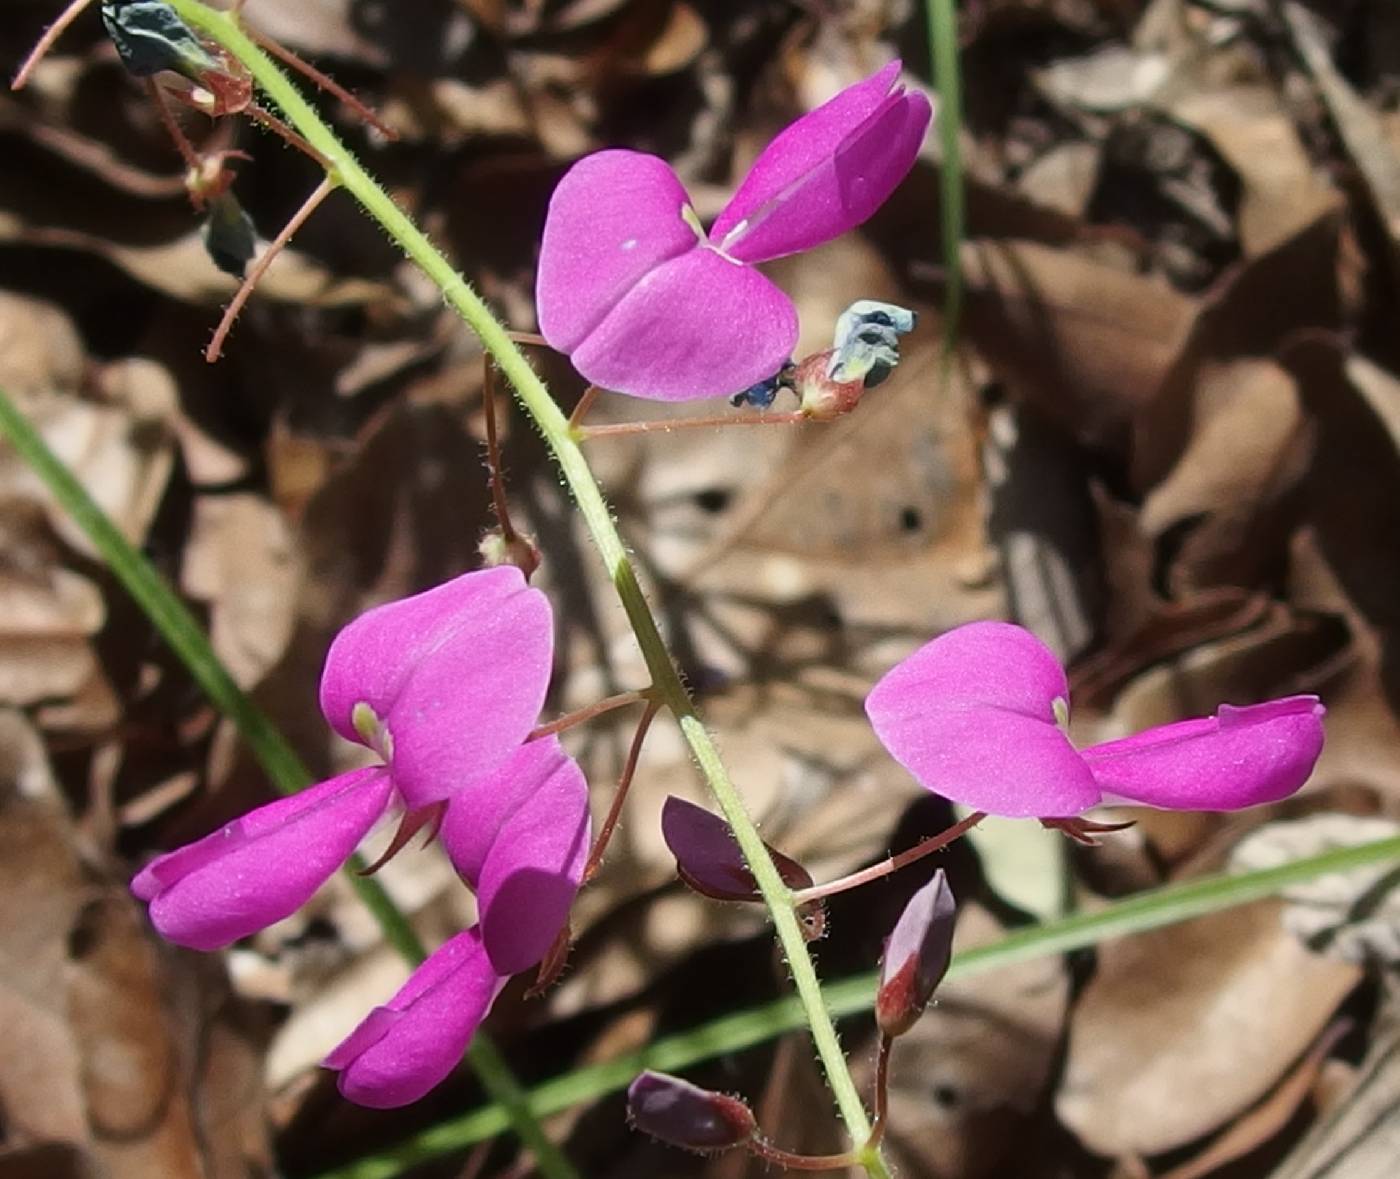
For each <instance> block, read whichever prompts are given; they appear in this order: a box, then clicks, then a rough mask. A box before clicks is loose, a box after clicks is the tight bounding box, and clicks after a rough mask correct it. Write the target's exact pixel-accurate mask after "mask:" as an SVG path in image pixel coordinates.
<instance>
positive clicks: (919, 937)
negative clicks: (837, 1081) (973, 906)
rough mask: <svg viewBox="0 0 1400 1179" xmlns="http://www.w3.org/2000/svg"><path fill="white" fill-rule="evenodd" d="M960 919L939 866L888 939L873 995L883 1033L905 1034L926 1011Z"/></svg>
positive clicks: (948, 956)
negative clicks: (878, 987)
mask: <svg viewBox="0 0 1400 1179" xmlns="http://www.w3.org/2000/svg"><path fill="white" fill-rule="evenodd" d="M956 920H957V905H956V902H955V901H954V899H953V890H952V889H951V888H949V887H948V878H947V877H946V876H945V875H944V872H943V869H942V868H940V869H939V870H938V871H937V872H935V873H934V874H933V879H932V880H930V881H929V882H928V883H927V884H926V885H924V886H923V888H921V889H919V891H918V892H916V893H915V894H914V895H913V896H912V897H911V898H910V899H909V903H908V904H907V905H905V906H904V912H903V913H901V914H900V915H899V920H898V921H897V922H895V927H894V932H893V933H891V934H890V940H889V941H888V942H886V943H885V953H884V957H883V958H882V959H881V961H880V989H879V991H878V992H877V993H876V995H875V1020H876V1022H877V1023H879V1025H880V1030H881V1031H882V1032H883V1033H884V1034H885V1035H887V1036H900V1035H903V1034H904V1033H905V1032H907V1031H908V1030H909V1029H910V1028H911V1027H913V1026H914V1021H915V1020H917V1019H918V1018H919V1016H920V1015H921V1014H923V1010H924V1007H925V1006H926V1005H927V1004H928V1001H929V999H930V998H931V997H932V996H933V992H934V989H935V988H936V987H937V986H938V984H939V983H940V982H942V981H943V976H944V975H945V974H946V973H947V972H948V963H949V961H950V960H951V959H952V955H953V925H954V922H955V921H956Z"/></svg>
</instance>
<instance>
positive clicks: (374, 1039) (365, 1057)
mask: <svg viewBox="0 0 1400 1179" xmlns="http://www.w3.org/2000/svg"><path fill="white" fill-rule="evenodd" d="M502 981H503V980H502V979H501V978H500V977H499V976H498V975H497V974H496V972H495V971H494V970H492V969H491V963H490V961H489V959H488V958H487V957H486V953H485V951H484V950H483V949H482V945H481V935H480V933H479V932H478V930H477V929H476V927H475V926H473V927H472V928H471V929H468V930H467V931H466V932H464V933H460V934H458V935H457V936H456V937H454V938H453V939H452V940H451V941H449V942H446V943H444V944H443V945H442V946H440V947H439V948H438V949H437V950H436V951H435V952H434V953H432V954H431V955H429V956H428V958H427V960H426V961H425V962H424V963H423V964H422V965H421V966H419V967H418V969H417V970H415V971H414V972H413V974H412V976H410V978H409V980H408V982H406V983H405V984H404V985H403V987H402V989H401V990H400V991H399V992H398V994H396V995H395V996H394V997H393V998H392V999H390V1000H389V1002H388V1003H386V1004H385V1005H384V1006H382V1007H376V1008H375V1009H374V1010H373V1011H371V1012H370V1013H369V1015H368V1016H366V1017H365V1019H364V1021H363V1022H361V1024H360V1025H359V1027H357V1028H356V1029H355V1030H354V1031H353V1032H351V1033H350V1035H349V1036H348V1037H347V1038H346V1039H345V1040H344V1041H343V1042H342V1043H341V1044H340V1046H339V1047H337V1048H336V1049H335V1051H333V1052H332V1053H331V1054H330V1055H329V1056H328V1057H326V1060H325V1065H326V1067H327V1068H333V1069H339V1070H340V1080H339V1082H338V1084H339V1088H340V1092H341V1093H342V1094H343V1095H344V1096H345V1097H347V1098H348V1099H349V1100H351V1101H353V1102H355V1103H356V1104H358V1105H365V1106H369V1107H370V1108H371V1109H393V1108H395V1107H397V1106H400V1105H408V1104H409V1103H410V1102H413V1101H417V1100H418V1098H420V1097H422V1096H423V1095H424V1094H425V1093H427V1092H428V1090H429V1089H432V1088H433V1087H434V1086H435V1085H438V1084H440V1083H441V1082H442V1081H443V1080H445V1079H446V1078H447V1076H448V1074H449V1073H451V1072H452V1070H453V1069H454V1068H455V1067H456V1066H457V1063H458V1061H460V1060H461V1059H462V1054H463V1053H464V1052H465V1051H466V1050H467V1045H468V1044H469V1043H470V1042H471V1038H472V1034H473V1033H474V1032H475V1031H476V1029H477V1026H478V1025H479V1024H480V1023H481V1021H482V1020H483V1019H485V1018H486V1013H487V1012H488V1011H489V1010H490V1009H491V1004H492V1002H493V1001H494V1000H495V998H496V994H497V992H498V991H499V990H500V986H501V983H502Z"/></svg>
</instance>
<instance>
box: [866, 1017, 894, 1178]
mask: <svg viewBox="0 0 1400 1179" xmlns="http://www.w3.org/2000/svg"><path fill="white" fill-rule="evenodd" d="M893 1047H894V1040H893V1039H891V1038H890V1037H889V1036H887V1035H885V1034H884V1033H883V1032H881V1033H880V1047H879V1049H878V1052H877V1055H876V1057H875V1120H874V1121H872V1122H871V1123H870V1137H869V1138H867V1139H866V1140H865V1149H866V1150H874V1149H875V1148H876V1147H878V1146H879V1145H880V1143H881V1142H883V1141H884V1138H885V1127H886V1126H888V1125H889V1114H890V1050H891V1049H892V1048H893Z"/></svg>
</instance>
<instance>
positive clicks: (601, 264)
mask: <svg viewBox="0 0 1400 1179" xmlns="http://www.w3.org/2000/svg"><path fill="white" fill-rule="evenodd" d="M899 68H900V64H899V62H897V61H895V62H891V63H890V64H889V65H888V66H886V67H885V68H884V69H882V70H881V71H880V72H879V73H877V74H874V75H873V76H871V77H869V78H867V79H865V81H863V82H859V83H857V84H856V85H854V86H850V87H848V88H847V89H845V90H843V91H842V92H841V93H840V94H838V95H837V96H836V97H835V98H833V99H831V101H829V102H827V103H826V104H824V105H823V106H820V107H818V108H817V109H816V110H814V111H812V112H810V113H809V114H807V115H804V116H803V117H802V118H800V119H798V120H797V121H796V122H795V123H793V124H791V125H790V126H789V127H787V128H786V129H785V130H784V131H783V132H782V133H781V134H779V135H778V137H777V138H776V139H774V140H773V142H772V143H771V144H769V145H768V147H767V149H766V150H765V151H764V152H763V154H762V155H760V156H759V158H758V159H757V161H756V162H755V163H754V166H753V167H752V168H751V169H750V170H749V174H748V176H747V177H746V178H745V180H744V182H743V183H742V184H741V185H740V186H739V190H738V191H737V192H736V193H735V194H734V198H733V199H732V200H731V201H730V202H729V204H728V205H727V206H726V207H725V209H724V211H723V212H722V213H721V214H720V215H719V219H718V220H717V221H716V222H715V224H714V226H713V228H711V230H710V232H709V234H708V235H706V234H705V233H704V231H703V229H702V228H701V226H700V221H699V218H698V217H697V216H696V213H695V211H694V209H693V208H691V205H690V201H689V198H688V197H687V195H686V192H685V189H684V188H683V187H682V185H681V182H680V180H679V179H677V177H676V174H675V173H674V172H673V171H672V170H671V168H670V166H669V165H668V164H667V163H666V162H665V161H664V160H662V159H659V158H658V157H656V156H652V155H646V154H643V153H641V152H634V151H624V150H616V149H614V150H609V151H601V152H595V153H594V154H592V155H589V156H585V157H584V158H583V159H581V160H579V161H578V163H576V164H575V165H574V166H573V167H572V168H570V169H569V171H568V173H567V174H566V175H565V176H564V178H563V179H562V180H561V181H560V182H559V185H558V187H557V188H556V189H555V190H554V195H553V197H552V198H551V199H550V203H549V216H548V219H547V220H546V222H545V228H544V238H543V242H542V244H541V250H540V265H539V275H538V280H537V287H536V297H537V300H538V304H539V321H540V331H541V333H543V335H544V337H545V339H546V340H548V341H549V343H550V346H551V347H553V348H555V349H557V350H558V351H560V352H563V353H566V354H567V355H568V356H569V357H570V358H571V360H572V361H573V364H574V367H575V368H576V369H577V370H578V371H579V372H580V373H581V374H582V375H583V376H585V377H586V378H587V379H588V380H589V381H591V382H593V383H594V384H595V385H599V386H601V387H603V388H606V389H613V390H616V391H618V392H621V393H630V394H632V395H634V396H637V397H645V398H650V399H652V400H657V401H688V400H692V399H694V398H698V397H713V396H718V395H721V394H731V393H736V392H738V391H740V390H743V389H747V388H748V387H750V386H752V385H754V384H756V383H758V382H760V381H763V380H765V379H767V378H769V377H771V376H772V375H773V374H774V373H776V372H777V371H778V370H779V369H780V368H781V367H782V366H783V365H784V364H785V363H786V362H787V360H788V359H789V358H790V357H791V355H792V349H793V345H794V344H795V343H796V341H797V311H796V309H795V308H794V307H793V304H792V300H790V299H789V298H788V297H787V296H786V295H785V294H783V292H782V291H780V290H779V289H778V288H777V287H776V286H774V285H773V283H771V282H770V281H769V280H768V279H767V278H765V277H764V276H763V275H762V274H760V273H759V272H758V271H757V270H755V269H754V268H753V264H754V263H756V262H765V261H768V260H770V259H773V258H781V257H783V256H784V255H787V254H794V253H798V252H800V251H802V250H810V249H812V248H813V247H814V246H818V245H821V244H822V243H823V242H827V241H830V240H831V239H832V238H835V237H838V236H839V235H840V234H842V233H845V232H846V231H847V230H849V229H853V228H855V227H856V226H857V225H859V224H861V223H862V222H863V221H865V220H867V219H868V218H869V217H870V216H871V215H872V214H873V213H874V212H875V210H876V209H878V208H879V207H880V205H881V204H883V203H884V201H885V200H886V199H887V198H888V197H889V195H890V194H891V193H892V192H893V191H894V189H895V187H896V186H897V185H898V184H899V182H900V181H901V180H902V179H903V178H904V176H905V175H906V174H907V173H908V171H909V169H910V168H911V167H912V166H913V163H914V160H915V158H916V157H917V155H918V151H919V146H920V144H921V143H922V142H923V138H924V133H925V131H926V130H927V128H928V123H929V119H930V118H931V117H932V109H931V107H930V105H929V102H928V99H926V98H925V97H924V96H923V95H922V94H918V93H908V92H906V91H905V90H904V89H903V88H902V87H899V86H897V85H896V84H895V79H896V78H897V77H898V74H899Z"/></svg>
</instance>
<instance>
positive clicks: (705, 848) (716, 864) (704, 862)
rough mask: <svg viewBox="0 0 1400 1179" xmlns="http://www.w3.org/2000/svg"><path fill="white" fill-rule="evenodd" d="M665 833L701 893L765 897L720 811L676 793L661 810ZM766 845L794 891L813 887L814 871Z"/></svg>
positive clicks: (679, 866)
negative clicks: (719, 814) (677, 795)
mask: <svg viewBox="0 0 1400 1179" xmlns="http://www.w3.org/2000/svg"><path fill="white" fill-rule="evenodd" d="M661 835H662V837H663V838H664V839H665V840H666V846H667V847H669V848H670V849H671V854H672V855H673V856H675V857H676V874H677V875H678V876H679V877H680V878H681V879H682V880H683V881H684V882H685V883H686V884H687V885H689V886H690V887H691V888H693V889H694V890H695V891H696V892H698V893H699V894H700V895H701V896H706V897H711V898H712V899H714V900H717V901H758V900H762V899H763V895H762V894H761V893H760V892H759V891H758V881H756V880H755V879H754V878H753V873H752V872H750V871H749V866H748V864H746V863H745V862H744V853H743V852H741V851H740V850H739V845H738V844H737V843H736V842H735V841H734V836H733V835H732V834H731V833H730V830H729V824H728V823H726V822H725V821H724V820H723V819H721V818H720V817H719V816H718V815H716V814H712V813H710V812H709V811H707V810H706V809H705V808H704V807H702V806H696V805H695V804H694V803H693V802H686V800H685V799H683V798H677V797H676V796H675V795H674V794H673V795H671V796H670V797H669V798H667V799H666V805H665V806H663V807H662V808H661ZM763 846H764V847H767V848H768V854H769V855H770V856H772V857H773V863H774V864H776V865H777V868H778V875H779V876H781V877H782V878H783V883H784V884H786V885H787V886H788V887H789V888H791V889H804V888H811V886H812V874H811V873H810V872H808V871H807V869H806V868H804V867H803V866H802V865H801V864H799V863H798V862H797V861H796V860H794V859H792V858H791V857H789V856H785V855H783V853H782V852H780V851H776V850H775V849H774V848H772V847H769V845H768V844H766V843H765V844H764V845H763ZM822 924H823V925H824V924H825V923H824V921H823V922H822ZM808 940H811V939H810V938H809V939H808Z"/></svg>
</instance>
